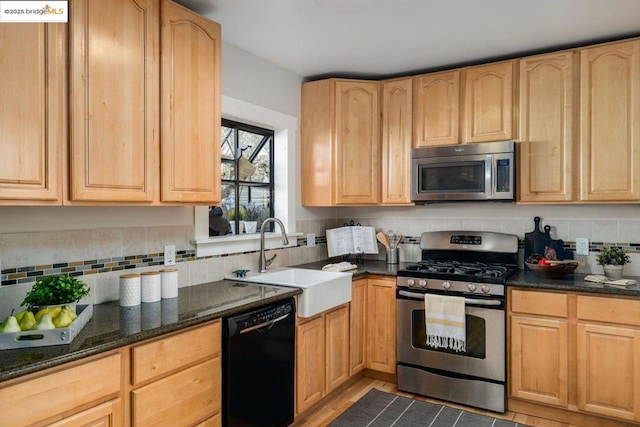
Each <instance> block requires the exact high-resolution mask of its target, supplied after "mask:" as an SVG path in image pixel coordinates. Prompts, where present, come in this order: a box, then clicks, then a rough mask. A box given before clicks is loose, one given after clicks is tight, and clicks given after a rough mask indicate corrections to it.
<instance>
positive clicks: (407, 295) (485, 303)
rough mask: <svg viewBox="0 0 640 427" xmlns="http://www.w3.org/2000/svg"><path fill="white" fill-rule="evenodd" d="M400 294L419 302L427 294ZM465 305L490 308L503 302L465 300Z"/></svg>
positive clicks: (402, 292) (404, 292)
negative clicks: (487, 306)
mask: <svg viewBox="0 0 640 427" xmlns="http://www.w3.org/2000/svg"><path fill="white" fill-rule="evenodd" d="M398 294H400V295H402V296H403V297H408V298H413V299H417V300H424V296H425V295H426V294H418V293H416V292H407V291H398ZM464 303H465V304H473V305H490V306H494V305H501V304H502V301H500V300H495V299H476V298H465V299H464Z"/></svg>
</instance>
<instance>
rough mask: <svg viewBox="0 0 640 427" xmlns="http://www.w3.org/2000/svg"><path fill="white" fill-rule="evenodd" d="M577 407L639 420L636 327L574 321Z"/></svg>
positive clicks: (639, 337)
mask: <svg viewBox="0 0 640 427" xmlns="http://www.w3.org/2000/svg"><path fill="white" fill-rule="evenodd" d="M577 336H578V349H577V356H578V363H577V368H578V379H577V386H578V408H579V409H580V410H583V411H588V412H592V413H595V414H600V415H606V416H609V417H615V418H620V419H624V420H630V421H640V392H639V390H640V374H639V373H640V330H638V328H632V327H623V326H602V325H597V324H590V323H582V322H580V323H578V334H577Z"/></svg>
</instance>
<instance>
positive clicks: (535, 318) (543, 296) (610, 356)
mask: <svg viewBox="0 0 640 427" xmlns="http://www.w3.org/2000/svg"><path fill="white" fill-rule="evenodd" d="M509 328H510V331H509V344H510V350H509V356H510V357H509V399H510V400H509V409H511V410H516V411H518V412H525V413H530V414H531V415H536V416H542V417H545V418H553V419H556V420H558V421H565V422H573V423H577V422H585V423H587V424H585V425H595V424H594V423H599V422H600V421H598V418H595V417H593V416H594V415H595V416H598V417H601V416H604V417H607V418H610V419H613V420H619V421H620V422H622V423H623V424H620V425H625V424H626V423H628V422H634V423H640V392H639V390H640V300H638V299H627V298H620V297H613V296H592V295H583V294H578V293H562V292H547V291H544V292H540V291H531V290H521V289H511V290H510V291H509ZM523 403H535V404H539V405H538V406H536V405H526V404H525V405H524V406H522V404H523ZM554 408H556V409H561V410H562V411H555V410H554ZM576 416H583V417H584V418H580V419H577V418H575V417H576ZM588 417H591V418H588ZM576 420H580V421H576ZM604 422H606V420H605V421H604ZM581 425H582V424H581ZM598 425H600V424H598ZM602 425H614V424H602ZM616 425H618V424H616Z"/></svg>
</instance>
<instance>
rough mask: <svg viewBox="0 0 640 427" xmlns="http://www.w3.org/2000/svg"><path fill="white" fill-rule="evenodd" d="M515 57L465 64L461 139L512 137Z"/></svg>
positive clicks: (472, 140)
mask: <svg viewBox="0 0 640 427" xmlns="http://www.w3.org/2000/svg"><path fill="white" fill-rule="evenodd" d="M515 66H516V60H511V61H504V62H495V63H492V64H487V65H480V66H476V67H469V68H465V69H464V70H463V71H462V76H463V77H462V78H463V81H464V94H463V99H464V103H463V106H464V110H463V121H464V126H463V129H464V130H463V138H462V140H463V142H487V141H502V140H507V139H513V138H514V132H513V131H514V126H513V121H514V108H513V107H514V105H513V102H514V75H515Z"/></svg>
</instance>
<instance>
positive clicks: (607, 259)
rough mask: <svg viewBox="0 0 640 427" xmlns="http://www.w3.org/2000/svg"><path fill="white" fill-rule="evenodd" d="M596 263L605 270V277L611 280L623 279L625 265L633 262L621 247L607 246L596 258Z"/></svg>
mask: <svg viewBox="0 0 640 427" xmlns="http://www.w3.org/2000/svg"><path fill="white" fill-rule="evenodd" d="M596 262H597V263H598V265H601V266H602V268H603V269H604V275H605V276H607V278H609V279H614V280H615V279H619V278H621V277H622V270H623V269H624V265H625V264H628V263H630V262H631V259H630V258H629V255H628V254H627V252H626V251H625V250H624V249H622V248H621V247H619V246H605V247H604V248H603V249H602V251H600V253H599V254H598V255H597V256H596Z"/></svg>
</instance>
